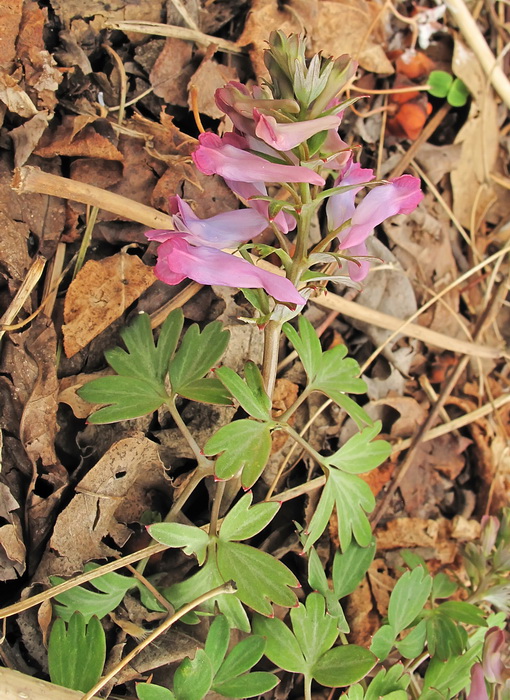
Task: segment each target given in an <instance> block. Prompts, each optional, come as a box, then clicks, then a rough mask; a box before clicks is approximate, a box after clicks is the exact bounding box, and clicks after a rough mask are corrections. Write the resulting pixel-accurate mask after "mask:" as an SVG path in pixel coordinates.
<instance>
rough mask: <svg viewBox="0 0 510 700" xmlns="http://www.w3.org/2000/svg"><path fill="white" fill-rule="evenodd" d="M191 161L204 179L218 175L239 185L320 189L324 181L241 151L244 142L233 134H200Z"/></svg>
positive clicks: (297, 167)
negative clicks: (278, 184) (289, 184)
mask: <svg viewBox="0 0 510 700" xmlns="http://www.w3.org/2000/svg"><path fill="white" fill-rule="evenodd" d="M198 140H199V146H198V149H197V150H196V151H195V152H194V153H193V160H194V162H195V165H196V166H197V168H198V169H199V170H201V171H202V172H203V173H205V175H215V174H216V175H221V176H222V177H224V178H225V179H226V180H237V181H239V182H308V183H310V184H312V185H323V184H324V178H322V177H321V176H320V175H318V174H317V173H315V172H313V171H312V170H309V169H308V168H305V167H303V166H300V165H283V164H282V165H281V164H279V163H271V162H270V161H269V160H266V159H265V158H262V157H261V156H257V155H255V154H253V153H249V152H248V151H246V150H244V149H245V147H246V146H247V143H246V141H245V139H243V137H242V136H239V135H237V134H225V135H224V136H223V138H220V137H219V136H217V135H216V134H208V133H206V134H200V136H199V139H198Z"/></svg>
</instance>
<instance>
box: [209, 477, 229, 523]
mask: <svg viewBox="0 0 510 700" xmlns="http://www.w3.org/2000/svg"><path fill="white" fill-rule="evenodd" d="M226 484H227V482H226V481H217V482H216V493H215V494H214V500H213V504H212V508H211V522H210V523H209V537H211V536H212V535H217V534H218V519H219V516H220V509H221V501H222V500H223V494H224V493H225V486H226Z"/></svg>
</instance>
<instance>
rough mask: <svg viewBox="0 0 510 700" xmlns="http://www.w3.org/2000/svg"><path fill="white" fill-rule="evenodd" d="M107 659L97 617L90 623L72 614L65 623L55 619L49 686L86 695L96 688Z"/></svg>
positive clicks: (49, 656) (51, 641)
mask: <svg viewBox="0 0 510 700" xmlns="http://www.w3.org/2000/svg"><path fill="white" fill-rule="evenodd" d="M105 659H106V638H105V633H104V630H103V627H102V625H101V623H100V622H99V620H98V618H97V617H91V618H90V620H89V622H88V623H86V622H85V618H84V617H83V615H82V614H81V613H79V612H75V613H74V614H73V615H72V616H71V618H70V619H69V622H68V623H67V624H66V623H65V622H64V620H62V619H61V618H57V619H56V620H55V622H54V623H53V625H52V627H51V632H50V640H49V644H48V666H49V672H50V678H51V681H52V683H56V684H57V685H62V686H64V687H65V688H71V689H72V690H80V691H81V692H83V693H86V692H88V691H89V690H90V689H91V688H93V687H94V686H95V684H96V683H97V681H98V680H99V678H100V677H101V673H102V671H103V666H104V662H105Z"/></svg>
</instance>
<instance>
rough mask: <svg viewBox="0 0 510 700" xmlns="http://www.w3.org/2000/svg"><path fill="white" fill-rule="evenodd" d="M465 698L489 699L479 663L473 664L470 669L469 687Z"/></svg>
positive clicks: (474, 699) (469, 699)
mask: <svg viewBox="0 0 510 700" xmlns="http://www.w3.org/2000/svg"><path fill="white" fill-rule="evenodd" d="M466 700H489V696H488V694H487V687H486V685H485V678H484V675H483V668H482V666H481V664H475V665H474V666H473V668H472V669H471V688H470V689H469V695H468V696H467V698H466Z"/></svg>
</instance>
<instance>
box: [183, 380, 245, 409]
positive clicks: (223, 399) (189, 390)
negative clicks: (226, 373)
mask: <svg viewBox="0 0 510 700" xmlns="http://www.w3.org/2000/svg"><path fill="white" fill-rule="evenodd" d="M179 394H180V395H181V396H183V397H184V398H185V399H190V400H191V401H199V402H200V403H211V404H219V405H220V406H232V396H231V395H230V393H229V392H228V390H227V389H225V387H224V386H223V384H222V383H221V382H220V381H219V380H218V379H216V378H214V377H211V378H206V379H196V380H195V381H194V382H190V383H189V384H186V386H184V387H181V389H180V391H179Z"/></svg>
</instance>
